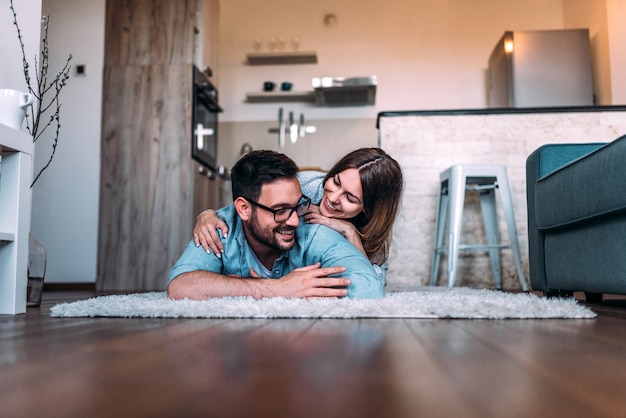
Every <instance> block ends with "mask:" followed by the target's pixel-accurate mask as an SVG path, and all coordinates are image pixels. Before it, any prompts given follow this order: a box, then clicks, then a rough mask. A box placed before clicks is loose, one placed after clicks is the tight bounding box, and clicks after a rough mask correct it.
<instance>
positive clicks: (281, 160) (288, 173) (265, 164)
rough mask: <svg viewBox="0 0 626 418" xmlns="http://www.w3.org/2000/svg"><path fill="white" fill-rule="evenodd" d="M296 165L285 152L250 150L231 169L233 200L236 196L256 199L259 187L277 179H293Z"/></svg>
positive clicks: (296, 169) (258, 194)
mask: <svg viewBox="0 0 626 418" xmlns="http://www.w3.org/2000/svg"><path fill="white" fill-rule="evenodd" d="M297 173H298V166H297V165H296V163H295V162H293V160H292V159H291V158H289V157H287V156H286V155H285V154H280V153H278V152H274V151H268V150H258V151H252V152H250V153H248V154H246V155H244V156H243V157H241V159H240V160H239V161H237V162H236V163H235V165H234V166H233V168H232V170H231V176H230V177H231V181H232V191H233V200H235V199H237V198H238V197H244V198H246V199H251V200H257V199H258V198H259V196H260V195H261V187H262V186H263V185H264V184H266V183H271V182H273V181H275V180H277V179H285V178H286V179H294V178H296V174H297Z"/></svg>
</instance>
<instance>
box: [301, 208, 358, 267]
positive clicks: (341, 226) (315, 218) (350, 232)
mask: <svg viewBox="0 0 626 418" xmlns="http://www.w3.org/2000/svg"><path fill="white" fill-rule="evenodd" d="M304 221H305V222H306V223H309V224H320V225H325V226H327V227H329V228H331V229H334V230H335V231H337V232H339V233H340V234H341V235H343V236H344V237H345V238H346V239H347V240H348V241H350V243H351V244H352V245H354V246H355V247H356V248H358V250H359V251H361V252H362V253H363V254H364V255H365V256H367V254H366V253H365V249H364V248H363V243H362V242H361V234H360V233H359V230H358V229H357V228H356V226H354V225H353V224H352V223H351V222H349V221H345V220H343V219H337V218H327V217H326V216H324V215H322V214H320V213H319V207H318V206H313V205H312V206H311V208H310V209H309V212H307V213H306V214H305V215H304Z"/></svg>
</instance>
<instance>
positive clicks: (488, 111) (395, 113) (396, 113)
mask: <svg viewBox="0 0 626 418" xmlns="http://www.w3.org/2000/svg"><path fill="white" fill-rule="evenodd" d="M618 111H626V106H570V107H524V108H511V107H509V108H482V109H442V110H391V111H383V112H379V113H378V116H377V117H376V128H377V129H378V128H379V127H380V119H381V118H393V117H405V116H443V115H448V116H449V115H514V114H525V113H572V112H576V113H580V112H618Z"/></svg>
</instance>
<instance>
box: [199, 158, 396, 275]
mask: <svg viewBox="0 0 626 418" xmlns="http://www.w3.org/2000/svg"><path fill="white" fill-rule="evenodd" d="M298 180H300V184H301V186H302V193H303V194H304V195H305V196H308V197H310V198H311V201H312V203H313V204H312V205H311V209H310V210H309V212H308V213H307V214H305V215H304V221H305V222H308V223H316V224H321V225H326V226H328V227H330V228H332V229H334V230H335V231H337V232H339V233H341V234H342V235H343V236H344V237H346V239H347V240H348V241H350V242H351V243H352V244H353V245H354V246H355V247H357V248H358V249H359V250H360V251H361V252H362V253H363V254H365V255H366V256H367V258H368V259H369V260H370V262H371V263H372V265H373V266H374V268H375V269H376V271H377V272H378V275H379V276H380V277H381V279H382V280H383V281H384V280H385V272H386V270H387V259H388V257H389V247H390V244H391V230H392V226H393V223H394V221H395V219H396V215H397V214H398V208H399V206H400V197H401V195H402V186H403V177H402V170H401V169H400V165H399V164H398V163H397V161H396V160H394V159H393V158H391V157H390V156H389V155H388V154H387V153H386V152H385V151H383V150H382V149H380V148H360V149H358V150H356V151H352V152H351V153H349V154H347V155H346V156H345V157H343V158H342V159H341V160H339V162H337V164H335V165H334V167H333V168H331V169H330V171H328V173H322V172H318V171H303V172H300V173H299V175H298ZM216 229H220V230H221V231H222V234H224V235H226V234H227V233H228V230H227V228H226V225H225V224H224V223H223V222H222V221H221V220H220V219H219V218H218V217H217V216H216V215H215V212H214V211H212V210H208V211H204V212H202V213H201V214H200V215H198V219H197V221H196V225H195V226H194V229H193V239H194V241H195V243H196V245H197V246H200V245H202V247H204V249H205V250H206V251H207V252H210V251H211V250H213V252H214V253H215V254H216V255H217V256H218V257H219V254H220V252H221V251H222V250H223V247H222V244H221V241H220V240H219V237H218V235H217V233H216Z"/></svg>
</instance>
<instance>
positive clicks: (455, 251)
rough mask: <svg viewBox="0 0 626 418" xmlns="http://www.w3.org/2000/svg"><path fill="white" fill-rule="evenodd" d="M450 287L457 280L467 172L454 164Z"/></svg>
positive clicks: (451, 200) (451, 186)
mask: <svg viewBox="0 0 626 418" xmlns="http://www.w3.org/2000/svg"><path fill="white" fill-rule="evenodd" d="M448 195H449V197H448V198H449V205H448V206H449V208H448V287H452V286H454V283H455V282H456V274H457V268H458V264H459V245H460V240H461V220H462V218H463V204H464V203H465V174H464V173H463V168H462V167H460V166H453V167H452V169H451V170H450V179H449V181H448Z"/></svg>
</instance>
